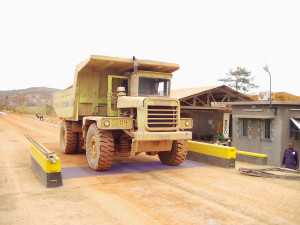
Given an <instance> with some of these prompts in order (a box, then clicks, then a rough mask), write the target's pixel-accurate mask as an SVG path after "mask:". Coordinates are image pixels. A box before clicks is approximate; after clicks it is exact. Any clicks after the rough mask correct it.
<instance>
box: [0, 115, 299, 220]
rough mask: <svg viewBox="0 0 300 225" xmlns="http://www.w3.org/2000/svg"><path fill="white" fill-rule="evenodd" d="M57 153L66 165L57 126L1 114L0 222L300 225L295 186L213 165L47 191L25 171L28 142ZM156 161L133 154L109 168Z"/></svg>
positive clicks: (67, 182)
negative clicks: (134, 156)
mask: <svg viewBox="0 0 300 225" xmlns="http://www.w3.org/2000/svg"><path fill="white" fill-rule="evenodd" d="M24 134H28V135H30V136H31V137H32V138H33V139H35V140H36V141H38V142H40V143H42V144H43V145H45V146H46V147H47V148H48V149H50V150H52V151H55V152H56V153H57V155H58V156H59V157H61V165H62V167H63V168H65V167H80V166H87V162H86V160H85V155H63V154H61V153H60V150H59V138H58V135H59V125H57V124H54V123H49V122H45V121H44V122H41V121H37V120H35V119H32V118H27V117H22V116H18V115H10V114H8V115H2V114H1V115H0V224H1V225H2V224H89V225H90V224H114V225H115V224H130V225H131V224H151V225H153V224H210V225H212V224H300V181H299V180H298V181H297V180H280V179H270V178H259V177H251V176H245V175H241V174H240V173H239V172H238V167H250V168H251V167H252V168H253V167H256V168H257V167H258V166H254V165H250V164H245V163H237V168H236V169H223V168H218V167H213V166H204V167H195V168H185V169H170V170H163V171H162V170H161V171H154V172H141V173H128V174H114V175H107V176H97V177H85V178H83V177H81V178H72V179H63V186H61V187H58V188H48V189H47V188H45V187H44V186H43V185H42V183H41V182H40V181H39V179H38V178H37V176H36V175H35V174H34V173H33V171H32V169H31V166H30V143H29V142H28V140H27V139H26V138H25V137H24V136H23V135H24ZM146 161H158V159H157V157H150V156H138V157H136V158H134V159H129V160H126V159H125V160H122V159H116V160H115V161H114V164H120V163H124V162H125V163H135V162H146Z"/></svg>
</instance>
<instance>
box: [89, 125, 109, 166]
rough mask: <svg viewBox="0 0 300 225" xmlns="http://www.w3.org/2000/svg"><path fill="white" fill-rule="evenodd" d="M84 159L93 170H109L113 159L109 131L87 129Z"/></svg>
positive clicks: (94, 127) (93, 128) (95, 128)
mask: <svg viewBox="0 0 300 225" xmlns="http://www.w3.org/2000/svg"><path fill="white" fill-rule="evenodd" d="M86 158H87V161H88V163H89V166H90V167H91V168H92V169H93V170H109V168H110V167H111V164H112V161H113V158H114V139H113V135H112V132H111V131H103V130H99V129H98V127H97V125H96V124H92V125H91V126H90V127H89V130H88V133H87V137H86Z"/></svg>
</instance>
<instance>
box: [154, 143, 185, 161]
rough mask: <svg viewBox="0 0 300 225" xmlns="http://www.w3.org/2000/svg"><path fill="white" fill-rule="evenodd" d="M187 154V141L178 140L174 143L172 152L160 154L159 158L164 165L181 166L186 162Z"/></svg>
mask: <svg viewBox="0 0 300 225" xmlns="http://www.w3.org/2000/svg"><path fill="white" fill-rule="evenodd" d="M186 154H187V141H186V140H177V141H173V144H172V150H171V151H168V152H165V151H162V152H159V153H158V157H159V159H160V161H161V162H162V163H163V164H166V165H179V164H181V163H182V162H183V161H184V160H185V158H186Z"/></svg>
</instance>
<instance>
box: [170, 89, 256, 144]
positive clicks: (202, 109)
mask: <svg viewBox="0 0 300 225" xmlns="http://www.w3.org/2000/svg"><path fill="white" fill-rule="evenodd" d="M171 97H172V98H177V99H179V101H180V107H181V114H182V115H181V116H183V117H191V118H193V121H194V126H193V129H192V132H193V139H200V140H204V141H212V140H213V137H217V138H218V137H221V138H222V137H224V139H228V138H231V137H232V107H231V106H227V103H228V102H241V101H242V102H247V101H252V100H253V99H252V98H251V97H249V96H247V95H244V94H242V93H240V92H237V91H235V90H233V89H231V88H229V87H227V86H225V85H221V86H209V87H195V88H185V89H175V90H172V91H171Z"/></svg>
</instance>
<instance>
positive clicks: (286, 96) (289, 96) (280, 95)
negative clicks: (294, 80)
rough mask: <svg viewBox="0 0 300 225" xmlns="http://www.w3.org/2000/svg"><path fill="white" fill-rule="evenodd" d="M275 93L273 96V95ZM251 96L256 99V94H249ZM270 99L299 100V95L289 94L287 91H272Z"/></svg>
mask: <svg viewBox="0 0 300 225" xmlns="http://www.w3.org/2000/svg"><path fill="white" fill-rule="evenodd" d="M274 95H275V96H274ZM249 96H250V97H251V98H253V99H255V100H256V101H257V100H258V95H249ZM272 101H285V102H289V101H290V102H300V97H299V96H296V95H292V94H289V93H287V92H275V93H273V92H272Z"/></svg>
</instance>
